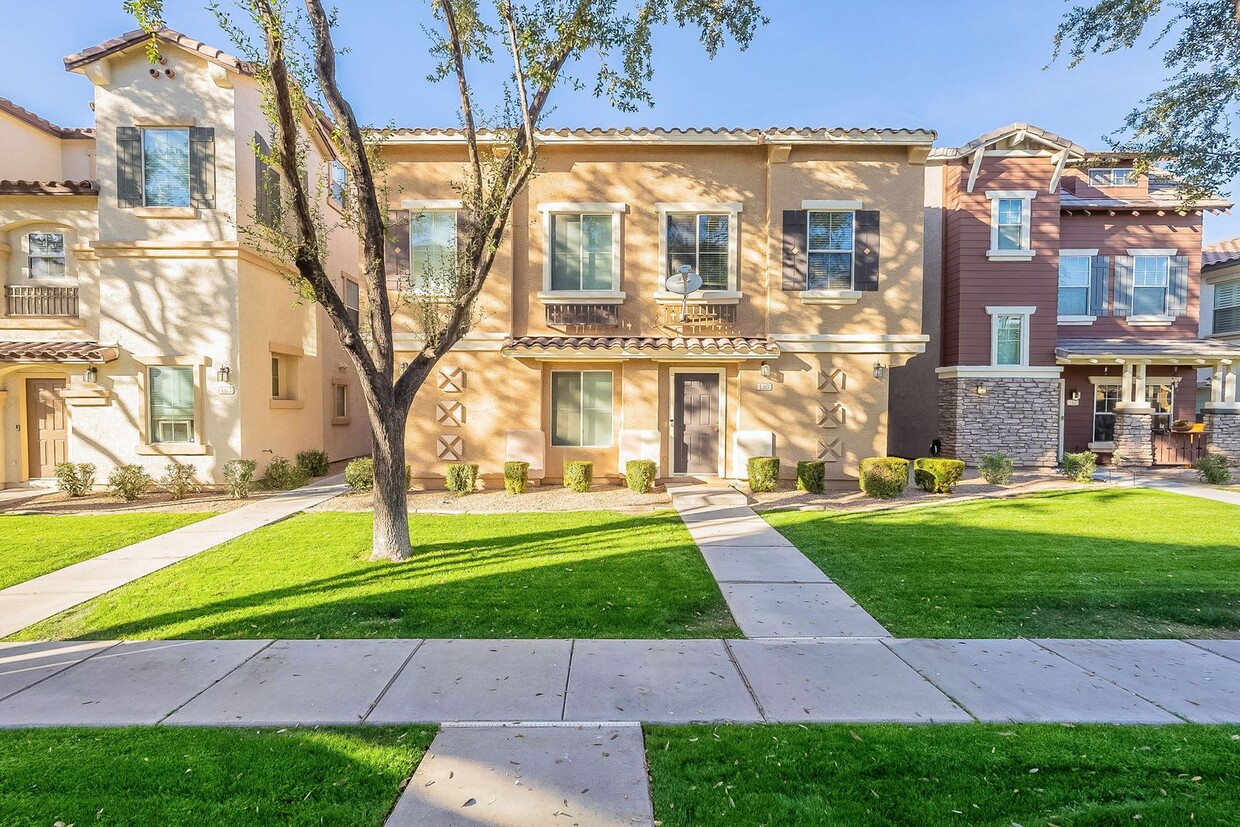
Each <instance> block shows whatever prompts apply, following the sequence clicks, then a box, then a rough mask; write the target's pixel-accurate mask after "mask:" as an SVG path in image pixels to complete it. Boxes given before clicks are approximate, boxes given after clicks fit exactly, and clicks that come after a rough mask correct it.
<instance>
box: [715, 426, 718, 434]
mask: <svg viewBox="0 0 1240 827" xmlns="http://www.w3.org/2000/svg"><path fill="white" fill-rule="evenodd" d="M715 433H719V426H718V425H716V426H715Z"/></svg>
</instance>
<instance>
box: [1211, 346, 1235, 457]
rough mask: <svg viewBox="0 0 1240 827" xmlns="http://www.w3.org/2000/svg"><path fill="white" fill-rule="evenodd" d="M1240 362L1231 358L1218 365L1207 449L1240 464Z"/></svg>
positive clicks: (1213, 390)
mask: <svg viewBox="0 0 1240 827" xmlns="http://www.w3.org/2000/svg"><path fill="white" fill-rule="evenodd" d="M1238 386H1240V365H1236V364H1234V363H1232V362H1230V361H1224V362H1221V363H1220V364H1218V365H1215V366H1214V373H1213V375H1212V376H1211V377H1210V401H1209V402H1208V403H1207V404H1206V406H1205V416H1204V420H1205V426H1206V451H1208V452H1209V453H1211V454H1219V455H1221V456H1225V457H1227V461H1228V462H1229V463H1230V464H1231V465H1240V401H1238V400H1237V396H1238V395H1240V387H1238Z"/></svg>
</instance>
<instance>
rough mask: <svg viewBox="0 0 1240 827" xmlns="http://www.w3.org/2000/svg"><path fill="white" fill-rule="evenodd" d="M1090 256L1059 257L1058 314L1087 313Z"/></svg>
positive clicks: (1091, 259)
mask: <svg viewBox="0 0 1240 827" xmlns="http://www.w3.org/2000/svg"><path fill="white" fill-rule="evenodd" d="M1092 264H1093V258H1092V257H1091V256H1065V255H1061V256H1060V257H1059V315H1060V316H1088V315H1089V308H1090V303H1089V282H1090V275H1091V271H1092Z"/></svg>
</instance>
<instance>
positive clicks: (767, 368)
mask: <svg viewBox="0 0 1240 827" xmlns="http://www.w3.org/2000/svg"><path fill="white" fill-rule="evenodd" d="M762 378H763V379H770V378H771V363H770V362H763V363H762Z"/></svg>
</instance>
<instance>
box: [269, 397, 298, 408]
mask: <svg viewBox="0 0 1240 827" xmlns="http://www.w3.org/2000/svg"><path fill="white" fill-rule="evenodd" d="M268 404H269V406H270V407H271V408H272V410H288V411H299V410H301V409H302V408H304V407H306V403H305V401H304V400H302V399H271V400H269V401H268Z"/></svg>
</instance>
